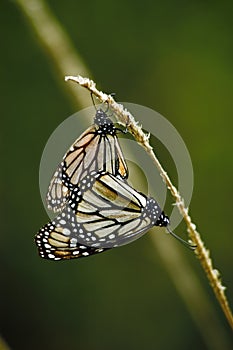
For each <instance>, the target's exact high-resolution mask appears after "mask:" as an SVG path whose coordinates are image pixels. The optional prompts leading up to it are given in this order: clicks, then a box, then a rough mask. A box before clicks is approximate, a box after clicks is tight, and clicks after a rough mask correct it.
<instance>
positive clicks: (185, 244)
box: [166, 227, 197, 250]
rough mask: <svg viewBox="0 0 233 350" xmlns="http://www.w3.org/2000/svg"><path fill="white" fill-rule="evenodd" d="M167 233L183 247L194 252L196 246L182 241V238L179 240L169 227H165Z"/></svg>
mask: <svg viewBox="0 0 233 350" xmlns="http://www.w3.org/2000/svg"><path fill="white" fill-rule="evenodd" d="M166 229H167V231H168V232H169V233H170V235H172V236H173V237H175V238H176V239H177V240H178V241H180V243H182V244H183V245H184V246H185V247H187V248H189V249H191V250H195V249H196V248H197V246H196V245H194V244H192V243H189V242H186V241H185V240H183V239H182V238H180V237H179V236H177V235H176V234H175V233H174V232H172V231H171V230H170V229H169V227H166Z"/></svg>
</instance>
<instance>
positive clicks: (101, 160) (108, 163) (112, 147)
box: [46, 109, 128, 212]
mask: <svg viewBox="0 0 233 350" xmlns="http://www.w3.org/2000/svg"><path fill="white" fill-rule="evenodd" d="M119 130H120V131H122V130H121V129H118V128H116V127H115V126H114V124H113V122H112V121H111V120H110V119H109V118H108V116H107V114H106V112H104V111H103V110H101V109H99V110H97V111H96V115H95V117H94V124H93V125H91V126H90V127H89V128H88V129H87V130H86V131H85V132H84V133H83V134H82V135H81V136H80V137H79V138H78V139H77V140H76V141H75V142H74V143H73V145H72V146H71V147H70V149H69V150H68V152H67V153H66V154H65V155H64V157H63V161H62V163H61V164H60V165H59V166H58V168H57V170H56V171H55V173H54V175H53V177H52V180H51V182H50V185H49V189H48V193H47V197H46V200H47V206H48V208H49V209H52V210H53V211H54V212H60V211H62V209H63V208H64V206H65V204H66V202H67V200H68V198H69V195H70V191H71V190H72V189H73V188H74V187H75V186H77V185H78V184H79V182H80V181H82V179H84V178H85V177H86V176H87V175H88V174H89V173H90V172H92V171H105V172H109V173H110V174H113V175H115V176H120V177H121V178H122V179H126V178H128V168H127V165H126V162H125V160H124V156H123V153H122V150H121V147H120V144H119V142H118V137H117V131H119Z"/></svg>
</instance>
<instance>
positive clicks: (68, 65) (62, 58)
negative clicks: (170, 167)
mask: <svg viewBox="0 0 233 350" xmlns="http://www.w3.org/2000/svg"><path fill="white" fill-rule="evenodd" d="M15 2H16V3H17V4H18V5H19V8H20V9H21V11H22V13H23V14H24V15H25V18H26V19H27V21H28V24H29V25H30V27H31V29H32V30H33V32H34V33H35V34H36V38H37V40H38V43H39V44H40V46H41V47H42V48H43V49H44V52H45V54H46V56H47V57H48V61H49V62H50V63H52V64H51V67H52V69H53V72H54V73H55V74H54V76H55V78H56V79H57V82H59V86H60V87H62V88H63V90H64V84H63V85H61V84H60V81H61V78H60V76H61V75H62V76H64V75H65V74H69V72H71V74H76V72H79V73H80V74H83V75H84V76H91V74H90V72H89V70H88V68H87V66H86V65H85V62H83V60H82V59H81V57H80V56H79V55H78V54H77V52H76V50H75V48H74V47H73V45H72V43H71V41H70V39H69V37H68V35H67V34H66V33H65V31H64V29H63V28H62V27H61V25H60V24H59V23H58V21H57V19H56V18H55V17H54V15H53V13H52V11H51V10H50V8H49V7H48V6H47V5H46V4H45V2H44V1H43V0H16V1H15ZM72 78H73V79H72V80H73V81H75V82H78V83H81V85H83V86H85V84H87V86H86V87H87V88H88V86H89V85H91V87H92V89H94V90H95V92H94V91H93V93H95V95H96V96H97V97H99V98H100V100H101V101H103V102H106V101H108V102H109V103H110V104H111V107H112V108H113V107H115V112H116V114H117V115H118V118H119V120H120V121H121V122H123V123H125V124H127V128H128V130H130V131H131V133H132V134H133V135H134V136H135V138H136V139H137V141H138V142H139V143H140V144H141V145H142V146H143V147H144V148H145V150H146V151H147V152H148V153H149V154H150V156H151V157H152V160H153V162H154V163H155V164H156V166H157V167H158V168H159V171H160V174H161V176H162V177H163V179H164V181H165V182H166V184H167V186H168V188H169V189H170V190H171V191H172V194H173V195H174V197H175V198H176V203H177V206H178V208H179V210H180V211H181V213H182V215H183V216H184V218H185V220H186V223H187V227H188V230H189V233H190V237H191V238H192V240H193V241H194V242H195V243H196V244H197V249H196V252H197V255H198V258H199V259H200V261H201V263H202V266H203V267H204V270H205V271H206V273H207V275H208V278H209V280H210V282H211V285H212V287H213V289H214V291H215V294H216V295H217V298H218V299H219V302H220V304H221V306H222V308H223V310H224V313H225V314H226V317H227V318H228V321H229V323H230V324H231V326H232V324H233V322H232V314H231V311H230V309H229V306H228V302H227V299H226V297H225V293H224V290H223V288H224V287H222V286H221V282H220V280H219V277H218V275H217V273H216V270H214V269H213V267H212V263H211V261H210V259H209V256H208V251H207V250H206V249H205V247H204V244H203V243H202V241H201V239H200V237H199V234H198V233H197V232H196V230H195V226H194V225H193V224H192V223H191V219H190V217H189V216H188V211H187V209H185V206H184V203H183V200H181V197H180V195H179V193H178V192H177V190H176V189H175V188H174V186H173V185H172V184H171V181H170V179H169V177H168V176H167V174H166V172H165V171H164V170H163V169H162V167H161V165H160V164H159V162H158V161H157V158H156V157H155V156H154V153H153V151H152V148H151V146H150V145H149V142H148V136H147V135H145V134H143V133H142V130H141V128H140V127H139V126H138V125H137V124H136V123H135V121H134V119H133V118H132V116H131V114H130V113H129V112H127V111H124V109H123V107H122V106H120V105H118V104H116V102H115V101H114V100H113V99H112V97H111V96H108V95H106V94H103V93H101V92H100V91H98V90H97V89H96V88H95V84H94V83H91V82H90V80H89V79H83V78H81V77H80V78H79V79H80V82H79V81H78V80H79V79H78V78H77V77H72ZM65 92H66V93H67V96H68V97H69V98H70V99H72V103H73V105H74V106H79V108H80V107H86V106H88V105H89V101H90V97H89V96H87V95H88V94H86V93H85V91H84V89H81V90H80V92H79V93H78V94H77V89H76V87H75V86H74V85H73V84H69V85H68V86H67V88H66V89H65ZM157 241H158V240H157ZM153 242H154V240H153ZM156 247H157V250H158V251H159V254H160V256H161V258H162V260H163V262H164V264H165V266H166V268H167V269H168V271H169V273H170V275H171V277H172V280H173V283H174V284H175V285H176V287H177V290H178V291H179V293H180V295H181V297H182V299H183V300H184V301H185V303H186V304H188V308H189V310H191V311H190V313H191V315H192V316H193V315H195V316H193V319H194V320H195V322H196V324H197V327H199V329H200V331H201V333H202V336H203V339H204V340H205V342H206V345H207V347H208V349H211V350H213V349H222V348H223V347H217V346H215V348H214V347H213V346H212V347H211V345H210V342H209V339H210V338H211V337H210V336H209V335H208V333H207V332H206V323H207V322H204V321H203V320H204V319H205V316H206V318H207V315H210V317H209V319H211V326H212V330H213V332H216V334H217V335H218V337H219V340H220V342H221V339H223V341H222V344H225V343H226V341H227V340H228V337H227V334H226V333H224V328H223V325H222V324H220V323H219V322H218V319H217V317H216V312H215V310H214V309H213V307H212V305H210V306H209V307H207V306H206V303H205V302H202V307H201V308H197V307H196V303H195V302H194V300H193V294H195V299H196V300H199V299H200V300H202V299H203V298H202V296H201V293H200V288H202V287H200V288H197V286H196V284H195V281H196V278H195V274H194V272H193V271H192V270H189V271H188V273H189V274H190V276H189V277H190V278H189V284H190V287H191V289H192V290H195V293H191V294H190V298H186V299H185V298H184V292H181V291H183V285H184V283H185V276H186V272H187V271H186V270H185V269H184V265H185V267H187V262H185V264H183V262H181V263H180V264H179V267H177V269H178V270H179V278H178V279H177V273H176V272H174V270H172V269H170V270H169V266H168V265H169V264H168V263H167V256H168V254H167V251H165V250H163V249H161V246H160V244H157V245H156ZM175 248H176V247H174V249H175ZM209 276H210V277H211V278H210V277H209ZM212 280H213V282H212ZM202 294H205V291H204V290H203V288H202ZM205 295H206V294H205ZM205 300H208V296H205ZM210 309H211V312H210V311H209V310H210ZM228 348H229V349H230V346H228ZM228 348H227V347H226V346H225V348H224V350H225V349H228Z"/></svg>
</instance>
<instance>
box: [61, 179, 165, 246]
mask: <svg viewBox="0 0 233 350" xmlns="http://www.w3.org/2000/svg"><path fill="white" fill-rule="evenodd" d="M92 179H93V177H92ZM88 181H89V178H87V179H86V181H85V186H86V187H82V186H81V191H82V195H81V196H80V194H81V191H80V192H78V195H79V196H80V197H78V198H77V197H76V194H75V192H73V194H72V196H71V198H70V200H69V206H70V207H68V208H66V210H68V211H69V210H72V211H74V212H75V217H76V223H77V226H78V231H77V238H78V241H79V242H80V243H82V244H85V245H88V246H92V247H104V248H112V247H117V246H120V245H123V244H127V243H130V242H131V241H133V240H135V239H137V238H139V237H140V236H141V235H143V234H144V233H145V232H147V231H148V230H149V229H150V228H151V227H153V226H154V225H156V222H157V220H158V219H159V217H160V215H161V213H162V210H161V208H160V207H159V205H158V203H157V202H156V201H155V200H154V199H153V198H147V197H146V196H144V195H143V194H141V193H139V192H137V191H136V190H135V189H133V188H132V187H131V186H129V184H128V183H127V182H125V181H124V180H122V179H120V178H116V177H114V176H113V175H111V174H104V175H100V176H98V177H97V178H96V180H95V181H94V182H93V183H91V182H88ZM90 181H93V180H90ZM67 215H68V213H67V214H66V216H67Z"/></svg>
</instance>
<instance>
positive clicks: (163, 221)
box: [143, 198, 170, 227]
mask: <svg viewBox="0 0 233 350" xmlns="http://www.w3.org/2000/svg"><path fill="white" fill-rule="evenodd" d="M143 211H144V216H148V217H149V218H150V219H151V223H152V225H153V226H161V227H166V226H168V225H169V223H170V222H169V218H168V216H167V215H165V214H164V212H163V211H162V210H161V208H160V206H159V204H158V203H157V202H156V200H155V199H154V198H149V199H148V200H147V203H146V207H145V208H144V210H143Z"/></svg>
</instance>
